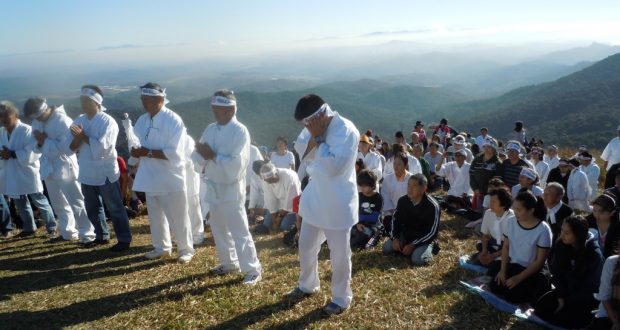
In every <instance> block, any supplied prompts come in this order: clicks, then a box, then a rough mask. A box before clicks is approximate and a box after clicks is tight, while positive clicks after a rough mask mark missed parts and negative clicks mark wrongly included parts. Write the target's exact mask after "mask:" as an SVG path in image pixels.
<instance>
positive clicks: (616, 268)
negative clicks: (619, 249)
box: [587, 254, 620, 330]
mask: <svg viewBox="0 0 620 330" xmlns="http://www.w3.org/2000/svg"><path fill="white" fill-rule="evenodd" d="M596 299H597V300H598V301H600V303H599V305H598V310H597V311H596V314H594V319H593V320H592V323H590V325H588V327H587V329H593V330H599V329H620V263H618V255H617V254H615V255H613V256H610V257H609V258H607V260H605V264H604V265H603V271H602V272H601V283H600V285H599V288H598V294H597V297H596Z"/></svg>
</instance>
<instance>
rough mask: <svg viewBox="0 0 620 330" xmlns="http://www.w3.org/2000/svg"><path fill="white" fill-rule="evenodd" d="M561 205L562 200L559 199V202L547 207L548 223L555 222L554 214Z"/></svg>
mask: <svg viewBox="0 0 620 330" xmlns="http://www.w3.org/2000/svg"><path fill="white" fill-rule="evenodd" d="M561 207H562V202H561V201H560V202H559V203H557V204H555V206H554V207H552V208H547V219H546V220H547V221H548V222H549V224H550V225H552V224H555V223H556V222H557V219H556V218H555V214H556V213H558V211H559V210H560V208H561Z"/></svg>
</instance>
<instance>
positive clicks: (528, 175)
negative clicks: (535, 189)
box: [519, 168, 537, 181]
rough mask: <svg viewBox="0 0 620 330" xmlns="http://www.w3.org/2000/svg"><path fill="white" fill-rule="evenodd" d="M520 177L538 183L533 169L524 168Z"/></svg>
mask: <svg viewBox="0 0 620 330" xmlns="http://www.w3.org/2000/svg"><path fill="white" fill-rule="evenodd" d="M519 175H520V176H524V177H526V178H528V179H530V180H532V181H536V177H537V175H536V172H534V171H533V170H532V169H530V168H523V169H522V170H521V173H519Z"/></svg>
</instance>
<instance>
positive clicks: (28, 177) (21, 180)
mask: <svg viewBox="0 0 620 330" xmlns="http://www.w3.org/2000/svg"><path fill="white" fill-rule="evenodd" d="M35 143H36V142H35V141H34V137H33V136H32V129H31V128H30V126H28V125H26V124H24V123H22V122H21V121H20V120H19V119H18V120H17V124H16V125H15V128H14V129H13V132H12V133H11V137H10V138H9V134H8V132H7V130H6V129H5V128H4V127H0V147H3V146H6V147H7V148H8V149H9V150H12V151H15V155H16V156H17V158H9V159H7V160H4V159H0V193H2V194H3V195H8V196H10V197H15V198H17V197H19V196H21V195H27V194H33V193H37V192H42V191H43V184H42V183H41V175H40V174H39V157H40V154H37V153H35V152H34V148H35Z"/></svg>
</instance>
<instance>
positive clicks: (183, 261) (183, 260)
mask: <svg viewBox="0 0 620 330" xmlns="http://www.w3.org/2000/svg"><path fill="white" fill-rule="evenodd" d="M193 257H194V255H193V254H190V253H185V254H182V255H181V256H180V257H179V263H180V264H187V263H189V262H190V261H192V258H193Z"/></svg>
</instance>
